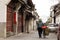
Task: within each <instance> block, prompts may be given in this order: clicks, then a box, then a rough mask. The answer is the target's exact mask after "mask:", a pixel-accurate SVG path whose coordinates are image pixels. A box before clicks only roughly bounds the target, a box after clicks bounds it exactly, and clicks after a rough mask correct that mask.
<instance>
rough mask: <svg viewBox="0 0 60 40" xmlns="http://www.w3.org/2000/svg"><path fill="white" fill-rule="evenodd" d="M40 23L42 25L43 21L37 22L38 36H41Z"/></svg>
mask: <svg viewBox="0 0 60 40" xmlns="http://www.w3.org/2000/svg"><path fill="white" fill-rule="evenodd" d="M42 25H43V23H42V22H41V21H38V22H37V30H38V35H39V38H41V37H42Z"/></svg>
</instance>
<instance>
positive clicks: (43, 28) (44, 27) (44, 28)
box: [42, 24, 47, 38]
mask: <svg viewBox="0 0 60 40" xmlns="http://www.w3.org/2000/svg"><path fill="white" fill-rule="evenodd" d="M46 28H47V26H46V25H45V24H43V26H42V30H43V31H42V32H43V38H45V37H46Z"/></svg>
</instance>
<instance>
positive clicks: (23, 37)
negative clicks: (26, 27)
mask: <svg viewBox="0 0 60 40" xmlns="http://www.w3.org/2000/svg"><path fill="white" fill-rule="evenodd" d="M0 40H57V37H56V34H54V33H50V34H49V36H47V37H46V38H39V37H38V33H37V31H35V32H31V33H29V34H26V33H23V34H19V35H16V36H12V37H9V38H6V39H2V38H0Z"/></svg>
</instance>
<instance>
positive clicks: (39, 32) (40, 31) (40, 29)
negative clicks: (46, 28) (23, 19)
mask: <svg viewBox="0 0 60 40" xmlns="http://www.w3.org/2000/svg"><path fill="white" fill-rule="evenodd" d="M41 34H42V28H38V35H39V37H41V36H42V35H41Z"/></svg>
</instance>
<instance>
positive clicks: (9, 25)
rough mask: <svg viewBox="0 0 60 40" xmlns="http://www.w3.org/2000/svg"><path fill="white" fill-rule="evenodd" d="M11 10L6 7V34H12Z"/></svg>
mask: <svg viewBox="0 0 60 40" xmlns="http://www.w3.org/2000/svg"><path fill="white" fill-rule="evenodd" d="M12 27H13V9H12V8H11V7H9V6H8V7H7V32H13V28H12Z"/></svg>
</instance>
